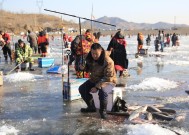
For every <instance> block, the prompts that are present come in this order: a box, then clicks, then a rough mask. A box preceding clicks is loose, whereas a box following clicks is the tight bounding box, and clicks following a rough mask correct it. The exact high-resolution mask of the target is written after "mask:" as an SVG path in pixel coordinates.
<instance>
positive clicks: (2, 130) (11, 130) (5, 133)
mask: <svg viewBox="0 0 189 135" xmlns="http://www.w3.org/2000/svg"><path fill="white" fill-rule="evenodd" d="M18 132H19V130H17V129H16V128H15V127H13V126H8V125H3V126H2V127H0V135H9V134H11V135H17V134H18Z"/></svg>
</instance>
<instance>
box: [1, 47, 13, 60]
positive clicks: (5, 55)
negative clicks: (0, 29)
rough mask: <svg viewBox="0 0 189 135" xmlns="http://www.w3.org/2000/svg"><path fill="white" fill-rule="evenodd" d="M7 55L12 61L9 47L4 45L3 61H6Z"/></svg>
mask: <svg viewBox="0 0 189 135" xmlns="http://www.w3.org/2000/svg"><path fill="white" fill-rule="evenodd" d="M7 53H8V55H9V57H10V59H11V60H12V56H11V48H10V45H5V46H4V47H3V55H4V57H5V60H7V58H8V55H7Z"/></svg>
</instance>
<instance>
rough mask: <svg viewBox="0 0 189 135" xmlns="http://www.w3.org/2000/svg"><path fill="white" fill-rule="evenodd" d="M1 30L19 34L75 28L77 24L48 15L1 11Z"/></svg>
mask: <svg viewBox="0 0 189 135" xmlns="http://www.w3.org/2000/svg"><path fill="white" fill-rule="evenodd" d="M0 18H2V19H0V20H1V22H0V30H6V31H8V32H13V33H16V34H19V33H20V32H26V31H27V30H28V29H31V30H33V31H40V30H42V29H44V28H51V29H56V28H57V29H61V28H63V27H73V26H75V25H77V24H75V23H73V22H70V21H65V20H62V19H61V18H60V17H57V16H53V15H47V14H24V13H11V12H7V11H2V10H1V15H0Z"/></svg>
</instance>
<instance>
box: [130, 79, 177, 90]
mask: <svg viewBox="0 0 189 135" xmlns="http://www.w3.org/2000/svg"><path fill="white" fill-rule="evenodd" d="M177 86H178V83H177V82H174V81H170V80H165V79H162V78H157V77H150V78H146V79H144V80H143V81H142V82H141V83H140V84H136V85H131V86H128V87H127V88H128V89H132V90H157V91H165V90H170V89H173V88H176V87H177Z"/></svg>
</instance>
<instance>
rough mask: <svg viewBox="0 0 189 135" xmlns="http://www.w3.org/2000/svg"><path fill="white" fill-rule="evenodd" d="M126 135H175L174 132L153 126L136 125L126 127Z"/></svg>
mask: <svg viewBox="0 0 189 135" xmlns="http://www.w3.org/2000/svg"><path fill="white" fill-rule="evenodd" d="M127 129H128V132H127V134H128V135H176V133H175V132H173V131H171V130H169V129H166V128H163V127H161V126H159V125H157V124H156V125H153V124H138V125H128V126H127Z"/></svg>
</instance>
